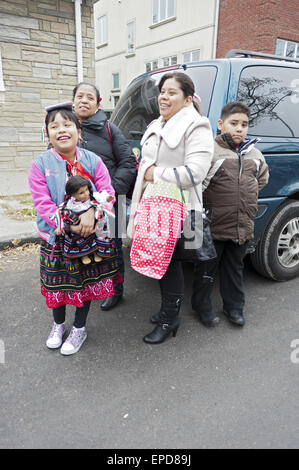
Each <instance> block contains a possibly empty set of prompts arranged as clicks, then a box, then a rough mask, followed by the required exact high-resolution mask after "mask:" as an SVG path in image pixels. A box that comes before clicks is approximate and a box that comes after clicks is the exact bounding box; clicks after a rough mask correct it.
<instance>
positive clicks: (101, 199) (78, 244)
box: [55, 175, 114, 264]
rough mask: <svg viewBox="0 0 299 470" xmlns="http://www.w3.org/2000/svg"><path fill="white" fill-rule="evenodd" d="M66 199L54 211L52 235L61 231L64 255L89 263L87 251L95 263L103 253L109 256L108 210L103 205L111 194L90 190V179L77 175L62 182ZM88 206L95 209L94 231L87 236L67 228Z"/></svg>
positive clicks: (73, 223)
mask: <svg viewBox="0 0 299 470" xmlns="http://www.w3.org/2000/svg"><path fill="white" fill-rule="evenodd" d="M65 192H66V196H67V198H66V200H65V202H64V204H62V206H60V207H59V209H58V210H57V211H56V214H55V221H56V223H57V229H56V230H55V233H56V235H61V233H62V232H63V233H64V242H63V253H64V257H65V258H80V259H81V261H82V263H83V264H90V263H91V259H90V257H89V255H90V254H91V253H92V254H93V258H94V260H95V262H96V263H99V262H100V261H102V259H103V257H105V258H107V257H109V256H110V251H111V246H110V244H111V243H110V239H109V237H110V235H109V230H108V218H107V212H108V213H109V214H110V215H114V214H112V213H111V212H110V211H109V210H108V207H107V202H111V201H112V200H113V199H114V197H113V196H112V195H109V194H108V193H107V191H106V190H104V191H102V192H101V193H98V192H94V193H93V191H92V186H91V183H90V181H88V180H86V179H85V178H83V177H82V176H80V175H76V176H72V177H71V178H70V179H69V180H68V181H67V183H66V185H65ZM91 207H94V208H95V209H96V220H97V222H96V234H91V235H90V236H89V237H87V238H83V237H81V236H80V235H76V234H74V233H72V232H71V230H70V227H71V225H77V224H78V223H79V215H81V214H83V213H84V212H86V211H87V210H89V209H90V208H91ZM100 255H101V256H100Z"/></svg>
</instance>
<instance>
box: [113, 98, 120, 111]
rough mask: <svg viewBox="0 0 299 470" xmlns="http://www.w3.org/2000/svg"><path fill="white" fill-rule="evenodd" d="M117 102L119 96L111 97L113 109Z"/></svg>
mask: <svg viewBox="0 0 299 470" xmlns="http://www.w3.org/2000/svg"><path fill="white" fill-rule="evenodd" d="M118 100H119V96H118V95H115V96H113V104H114V108H115V106H116V105H117V103H118Z"/></svg>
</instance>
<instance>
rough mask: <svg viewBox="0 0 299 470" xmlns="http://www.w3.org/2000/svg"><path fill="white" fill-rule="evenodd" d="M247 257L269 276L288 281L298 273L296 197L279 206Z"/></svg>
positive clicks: (298, 218) (297, 202)
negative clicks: (253, 249)
mask: <svg viewBox="0 0 299 470" xmlns="http://www.w3.org/2000/svg"><path fill="white" fill-rule="evenodd" d="M250 258H251V262H252V265H253V267H254V268H255V269H256V271H257V272H258V273H259V274H261V275H262V276H265V277H267V278H269V279H273V280H275V281H287V280H289V279H293V278H294V277H296V276H298V275H299V201H292V202H290V201H287V202H285V203H284V204H282V205H281V206H280V207H279V209H278V211H277V212H276V213H275V214H274V216H273V218H272V219H271V221H270V223H269V224H268V226H267V227H266V229H265V231H264V233H263V235H262V237H261V239H260V241H259V242H258V244H257V247H256V250H255V252H254V253H252V254H251V255H250Z"/></svg>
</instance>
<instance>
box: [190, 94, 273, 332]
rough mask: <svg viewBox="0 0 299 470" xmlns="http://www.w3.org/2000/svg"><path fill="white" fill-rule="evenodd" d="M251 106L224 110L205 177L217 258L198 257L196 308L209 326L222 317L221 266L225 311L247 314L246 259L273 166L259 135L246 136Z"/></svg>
mask: <svg viewBox="0 0 299 470" xmlns="http://www.w3.org/2000/svg"><path fill="white" fill-rule="evenodd" d="M249 117H250V109H249V108H248V106H246V105H244V104H243V103H241V102H238V101H233V102H231V103H228V104H227V105H226V106H224V108H223V109H222V112H221V118H220V119H219V121H218V128H219V130H220V131H221V135H219V136H217V137H216V139H215V151H214V156H213V160H212V164H211V168H210V170H209V173H208V175H207V177H206V180H205V181H204V183H203V190H204V193H203V201H204V207H205V209H207V210H209V211H210V214H211V218H212V219H211V233H212V238H213V240H214V244H215V248H216V251H217V258H216V259H215V260H211V261H206V262H198V263H197V264H196V265H195V269H194V280H193V295H192V308H193V309H194V310H195V311H196V312H197V313H198V315H199V319H200V320H201V322H202V323H203V324H204V325H206V326H214V325H216V324H217V323H219V317H218V316H217V315H216V314H215V313H214V312H213V309H212V303H211V293H212V289H213V283H214V276H215V273H216V270H217V268H218V267H219V275H220V293H221V296H222V300H223V313H224V314H225V315H226V316H227V317H228V319H229V320H230V321H231V322H232V323H234V324H236V325H239V326H243V325H244V324H245V319H244V315H243V307H244V292H243V285H242V284H243V267H244V265H243V259H244V256H245V254H246V248H247V245H248V241H249V240H251V239H253V236H254V219H255V215H256V211H257V199H258V192H259V191H260V190H261V189H262V188H263V187H264V186H265V185H266V184H267V182H268V178H269V173H268V166H267V164H266V162H265V159H264V157H263V155H262V154H261V152H260V151H259V150H257V149H256V148H254V144H255V143H256V141H257V139H255V140H253V141H250V140H249V139H245V137H246V134H247V131H248V122H249Z"/></svg>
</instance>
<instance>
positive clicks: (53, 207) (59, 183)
mask: <svg viewBox="0 0 299 470" xmlns="http://www.w3.org/2000/svg"><path fill="white" fill-rule="evenodd" d="M45 128H46V132H47V135H48V138H49V141H50V145H51V148H50V149H48V150H46V151H45V152H44V153H42V154H40V155H39V156H38V157H37V158H36V159H35V160H34V162H33V163H32V166H31V170H30V174H29V179H28V182H29V188H30V191H31V194H32V199H33V202H34V206H35V208H36V211H37V227H38V232H39V235H40V237H41V257H40V260H41V264H40V274H41V293H42V295H43V296H44V297H45V299H46V304H47V306H48V307H49V308H51V309H53V317H54V323H53V326H52V330H51V333H50V335H49V337H48V340H47V343H46V344H47V346H48V347H49V348H51V349H52V348H59V347H60V346H61V345H62V337H63V334H64V330H65V312H66V305H74V306H75V307H76V313H75V321H74V325H73V327H72V329H71V331H70V334H69V335H68V337H67V339H66V341H65V342H64V343H63V345H62V347H61V349H60V352H61V353H62V354H65V355H69V354H74V353H76V352H77V351H79V349H80V348H81V346H82V344H83V342H84V341H85V339H86V337H87V333H86V327H85V324H86V318H87V314H88V311H89V307H90V302H91V301H92V300H96V299H103V298H107V297H110V296H113V295H114V285H115V284H117V283H118V282H121V276H120V275H119V269H118V263H117V250H116V249H115V246H113V247H112V248H111V256H110V258H107V259H105V260H104V261H102V262H100V263H95V262H94V261H93V262H91V263H90V264H88V265H84V264H82V263H81V262H80V261H79V260H78V259H77V258H75V259H74V260H72V259H71V260H69V262H65V259H64V257H63V246H62V243H61V242H62V237H56V234H55V228H56V224H55V222H54V220H53V215H54V214H55V212H56V211H57V209H58V206H59V205H60V204H62V203H63V202H64V197H65V183H66V181H67V180H68V178H70V177H71V176H74V175H76V174H78V175H81V176H83V177H84V178H87V179H88V180H89V181H90V182H91V184H92V187H93V188H94V189H95V190H97V191H99V192H101V191H104V190H106V191H107V193H108V194H110V195H112V196H114V190H113V188H112V186H111V182H110V177H109V173H108V171H107V169H106V167H105V165H104V164H103V163H102V161H101V159H100V158H98V156H97V155H95V154H94V153H92V152H89V151H87V150H84V149H79V148H78V147H77V143H78V140H79V137H80V135H81V130H80V123H79V121H78V119H77V118H76V116H75V114H74V113H73V112H72V110H71V107H70V108H66V107H65V104H64V105H63V106H61V105H57V106H56V107H54V109H53V107H52V108H51V110H50V111H48V113H47V115H46V119H45ZM79 220H80V223H79V224H78V225H73V226H71V227H70V229H71V231H72V232H73V233H76V234H79V235H80V236H82V237H88V236H89V235H91V234H92V233H94V232H95V229H94V208H90V209H89V210H88V211H86V212H84V213H83V214H81V215H80V216H79Z"/></svg>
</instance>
